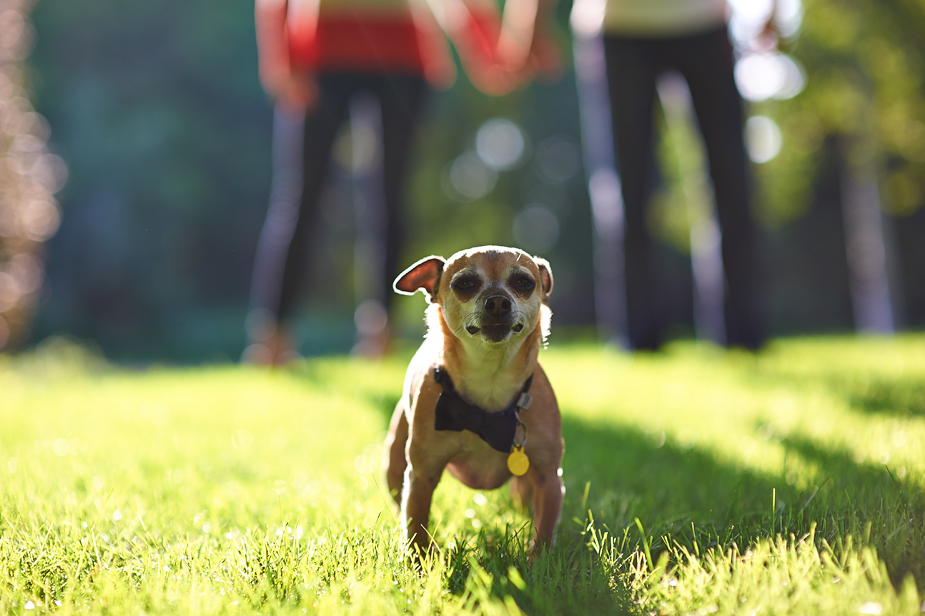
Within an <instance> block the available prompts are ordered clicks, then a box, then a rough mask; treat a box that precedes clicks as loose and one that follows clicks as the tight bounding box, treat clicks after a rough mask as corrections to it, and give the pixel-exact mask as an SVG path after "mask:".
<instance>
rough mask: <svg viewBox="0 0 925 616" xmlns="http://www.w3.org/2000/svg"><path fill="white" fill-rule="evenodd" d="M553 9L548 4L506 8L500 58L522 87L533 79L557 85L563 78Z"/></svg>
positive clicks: (536, 1)
mask: <svg viewBox="0 0 925 616" xmlns="http://www.w3.org/2000/svg"><path fill="white" fill-rule="evenodd" d="M554 6H555V5H554V3H553V2H551V1H549V0H508V2H507V4H506V5H505V11H504V27H503V28H502V31H501V36H500V38H499V41H498V58H499V61H500V62H501V64H502V65H503V66H504V67H505V68H506V69H507V70H508V71H509V72H510V73H512V74H513V75H515V76H516V79H517V81H518V82H519V83H520V84H521V85H525V84H527V83H529V82H530V81H533V80H534V79H541V80H543V81H555V80H556V79H558V78H559V77H560V75H561V72H562V57H561V53H560V50H559V45H558V43H557V42H556V39H555V37H554V35H553V34H554V31H555V25H554V18H553V15H552V9H553V8H554Z"/></svg>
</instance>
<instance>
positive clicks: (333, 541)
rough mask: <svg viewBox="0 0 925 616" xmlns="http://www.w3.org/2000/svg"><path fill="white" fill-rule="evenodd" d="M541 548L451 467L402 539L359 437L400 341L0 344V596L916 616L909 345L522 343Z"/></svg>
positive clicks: (922, 541)
mask: <svg viewBox="0 0 925 616" xmlns="http://www.w3.org/2000/svg"><path fill="white" fill-rule="evenodd" d="M542 357H543V361H544V363H545V365H546V368H547V372H548V373H549V375H550V378H551V380H552V382H553V385H554V386H555V388H556V392H557V395H558V398H559V401H560V404H561V406H562V411H563V416H564V426H563V430H564V436H565V440H566V454H565V460H564V462H563V471H564V479H565V482H566V487H567V490H568V491H567V494H566V501H565V509H564V511H563V517H562V523H561V526H560V530H559V544H558V546H557V547H556V548H554V549H552V550H551V551H549V552H548V553H546V554H544V555H542V556H541V557H540V558H538V559H537V560H536V561H535V562H533V563H530V562H528V560H527V557H526V545H527V539H528V537H529V533H530V530H529V526H528V525H529V516H528V515H526V514H525V513H523V512H518V511H515V510H513V508H512V505H511V501H510V498H509V496H508V494H507V492H506V490H500V491H496V492H490V493H477V492H474V491H471V490H469V489H467V488H464V487H462V486H461V485H460V484H458V483H456V482H455V480H453V479H452V478H450V477H447V478H445V479H444V481H443V483H441V485H440V486H439V488H438V491H437V495H436V498H435V502H434V507H433V512H432V517H433V521H434V523H435V530H434V532H435V535H436V537H437V541H438V543H439V544H440V545H441V546H442V551H441V552H440V553H439V554H438V555H437V557H436V558H435V559H434V561H433V562H430V563H428V564H427V566H426V567H424V569H423V570H417V569H415V568H414V567H413V566H411V565H410V564H409V563H408V562H407V561H406V560H405V557H404V556H403V552H402V545H401V540H400V535H399V533H398V531H397V522H396V515H397V512H396V511H395V509H394V507H393V506H392V503H391V499H390V498H389V497H387V496H386V495H385V493H384V489H383V488H382V480H381V477H380V468H379V459H380V455H381V449H380V444H381V442H382V439H383V436H384V430H385V427H386V425H387V421H388V416H389V414H390V412H391V409H392V408H393V407H394V404H395V401H396V400H397V398H398V396H399V393H400V390H401V381H402V375H403V372H404V367H405V361H406V360H407V355H405V354H401V356H396V357H393V358H389V359H388V360H386V361H383V362H382V363H373V362H368V361H360V360H350V359H340V358H334V359H316V360H311V361H308V362H305V363H303V364H298V365H295V366H293V367H292V368H290V369H284V370H277V371H273V372H267V371H262V370H259V369H252V368H251V369H249V368H241V367H238V366H216V367H202V368H163V367H151V368H148V369H146V370H143V371H128V370H124V369H118V368H115V367H112V366H107V365H105V364H103V363H101V362H99V361H98V360H95V359H94V358H93V357H92V356H90V355H88V354H86V353H85V352H83V351H81V350H80V349H79V348H75V347H70V346H67V345H64V344H60V343H59V344H53V345H50V346H49V347H47V348H45V349H43V350H40V351H38V352H36V353H33V354H29V355H25V356H22V357H19V358H15V359H11V358H4V357H2V356H0V613H2V614H7V613H12V614H27V613H28V614H32V613H44V612H55V613H61V614H67V613H78V612H79V613H106V614H122V613H125V614H142V613H146V614H149V615H151V614H161V613H171V614H174V613H180V614H185V613H202V614H224V613H228V614H254V613H262V614H266V613H293V614H301V613H323V614H330V613H342V612H352V613H359V614H393V613H405V612H407V613H413V614H434V613H442V614H461V613H483V614H506V613H518V611H520V610H522V611H523V612H526V613H528V614H538V613H547V614H596V613H638V614H651V613H656V614H676V613H677V614H682V613H683V614H688V613H689V614H709V613H719V614H733V613H735V614H756V615H757V614H761V615H766V614H826V615H828V614H840V613H844V614H856V613H862V614H881V613H882V614H894V613H896V614H900V613H901V614H916V613H919V611H920V610H922V609H925V606H922V599H921V596H922V594H923V590H925V530H923V527H925V493H923V488H925V336H923V335H907V336H903V337H900V338H898V339H895V340H886V339H849V338H820V339H795V340H785V341H780V342H776V343H775V344H773V345H772V346H771V347H770V348H769V349H768V350H767V351H765V352H763V353H762V354H760V355H758V356H752V355H748V354H740V353H724V352H721V351H718V350H716V349H711V348H702V347H697V346H696V345H693V344H680V345H676V346H674V347H671V348H670V349H669V350H668V351H667V352H666V353H664V354H660V355H647V356H637V357H635V358H633V357H631V356H629V355H626V354H622V353H618V352H615V351H612V350H604V349H601V348H598V347H596V346H592V345H584V346H581V345H563V344H557V341H556V340H555V338H554V339H553V341H552V345H551V348H550V349H549V350H547V351H545V352H544V354H543V355H542Z"/></svg>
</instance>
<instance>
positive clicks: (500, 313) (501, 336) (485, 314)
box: [466, 295, 524, 342]
mask: <svg viewBox="0 0 925 616" xmlns="http://www.w3.org/2000/svg"><path fill="white" fill-rule="evenodd" d="M513 307H514V306H513V302H511V298H509V297H505V296H504V295H492V296H490V297H487V298H486V299H485V300H484V301H483V302H482V308H481V311H480V314H479V322H478V325H474V324H473V325H469V326H467V327H466V331H467V332H469V335H471V336H475V335H476V334H479V333H481V334H482V337H483V338H485V339H486V340H488V341H489V342H502V341H503V340H505V339H506V338H507V337H508V335H510V334H511V332H513V333H515V334H519V333H520V332H521V331H522V330H523V328H524V325H523V323H521V322H517V323H515V322H514V311H513Z"/></svg>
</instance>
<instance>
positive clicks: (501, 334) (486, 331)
mask: <svg viewBox="0 0 925 616" xmlns="http://www.w3.org/2000/svg"><path fill="white" fill-rule="evenodd" d="M523 329H524V324H523V323H522V322H520V321H518V322H516V323H513V324H511V323H483V324H482V326H481V327H479V326H478V325H467V326H466V331H467V332H468V333H469V335H470V336H476V335H478V334H481V335H482V337H483V338H485V339H486V340H488V341H489V342H501V341H503V340H504V339H506V338H507V337H508V334H511V333H514V334H519V333H520V332H522V331H523Z"/></svg>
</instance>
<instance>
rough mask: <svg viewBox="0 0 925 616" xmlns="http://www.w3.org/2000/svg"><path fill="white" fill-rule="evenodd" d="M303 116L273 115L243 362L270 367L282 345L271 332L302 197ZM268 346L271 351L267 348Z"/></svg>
mask: <svg viewBox="0 0 925 616" xmlns="http://www.w3.org/2000/svg"><path fill="white" fill-rule="evenodd" d="M304 130H305V112H304V111H295V110H287V109H284V108H282V107H280V106H277V107H276V109H275V110H274V112H273V151H272V156H273V159H272V165H273V171H272V181H271V189H270V199H269V207H268V208H267V217H266V220H265V221H264V223H263V228H262V229H261V232H260V238H259V240H258V242H257V252H256V255H255V256H254V267H253V273H252V274H251V289H250V302H249V306H248V315H247V321H246V323H245V328H246V332H247V339H248V345H249V346H248V347H247V349H246V350H245V355H244V359H245V361H251V362H255V363H272V362H273V361H274V360H275V358H276V355H277V354H278V353H280V352H281V351H282V349H280V348H277V347H279V346H281V345H284V344H285V343H284V342H283V341H282V340H279V337H280V336H281V334H282V333H281V332H279V331H278V328H277V325H278V324H277V313H278V310H279V296H280V292H281V289H282V281H283V267H284V264H285V262H286V253H287V251H288V249H289V243H290V242H291V241H292V233H293V230H294V228H295V220H296V219H297V218H298V215H299V204H300V202H301V198H302V146H303V140H304ZM271 347H273V348H272V350H271Z"/></svg>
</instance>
